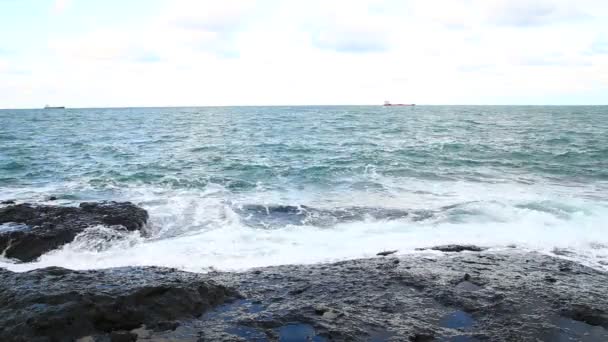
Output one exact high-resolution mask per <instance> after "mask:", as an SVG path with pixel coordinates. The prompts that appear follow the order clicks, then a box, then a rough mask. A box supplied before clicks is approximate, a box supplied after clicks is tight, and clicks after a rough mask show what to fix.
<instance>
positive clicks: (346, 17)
mask: <svg viewBox="0 0 608 342" xmlns="http://www.w3.org/2000/svg"><path fill="white" fill-rule="evenodd" d="M319 14H320V15H318V16H314V17H312V18H311V19H310V20H311V21H312V24H310V25H308V26H307V27H306V29H308V30H310V32H311V41H312V44H313V45H314V46H315V47H317V48H320V49H324V50H333V51H337V52H344V53H370V52H384V51H387V50H388V49H389V48H390V39H391V32H392V31H393V30H392V29H393V28H394V25H393V18H391V17H390V16H389V15H386V14H385V13H383V11H382V10H381V8H376V10H375V11H372V10H371V9H370V5H361V2H359V6H357V3H345V4H344V5H343V6H336V7H335V8H333V9H330V10H329V11H327V12H326V13H319Z"/></svg>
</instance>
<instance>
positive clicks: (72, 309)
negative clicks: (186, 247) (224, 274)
mask: <svg viewBox="0 0 608 342" xmlns="http://www.w3.org/2000/svg"><path fill="white" fill-rule="evenodd" d="M236 297H238V295H237V294H236V293H235V292H233V291H230V290H228V289H226V288H225V287H223V286H220V285H217V284H215V283H213V282H210V281H208V280H206V279H203V277H202V276H200V275H197V274H194V273H187V272H180V271H177V270H174V269H165V268H155V267H148V268H134V267H131V268H117V269H109V270H98V271H70V270H67V269H63V268H58V267H51V268H45V269H40V270H35V271H30V272H26V273H13V272H10V271H6V270H1V269H0V326H1V327H2V329H1V331H0V340H2V341H74V340H75V339H77V338H81V337H85V336H96V335H100V336H104V335H106V336H109V337H111V340H113V341H114V340H121V341H122V340H125V341H128V340H129V339H128V338H129V336H136V335H134V334H133V333H130V332H129V330H132V329H136V328H139V327H141V326H142V325H145V326H146V327H148V328H150V329H161V330H162V329H167V328H171V327H172V328H174V327H175V326H176V324H175V323H173V322H174V321H175V320H178V319H179V320H190V319H195V318H197V317H199V316H200V315H201V314H202V313H204V312H206V311H207V310H209V309H210V308H213V307H215V306H217V305H219V304H222V303H224V302H225V301H227V300H230V299H232V298H236ZM121 338H122V339H121Z"/></svg>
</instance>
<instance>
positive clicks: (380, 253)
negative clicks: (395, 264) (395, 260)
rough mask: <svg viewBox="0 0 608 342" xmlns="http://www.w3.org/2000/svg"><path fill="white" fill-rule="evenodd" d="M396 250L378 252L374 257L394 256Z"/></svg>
mask: <svg viewBox="0 0 608 342" xmlns="http://www.w3.org/2000/svg"><path fill="white" fill-rule="evenodd" d="M397 252H398V251H397V250H393V251H382V252H378V253H377V254H376V255H379V256H387V255H391V254H395V253H397Z"/></svg>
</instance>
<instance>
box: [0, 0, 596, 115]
mask: <svg viewBox="0 0 608 342" xmlns="http://www.w3.org/2000/svg"><path fill="white" fill-rule="evenodd" d="M581 1H582V2H580V6H577V7H576V11H574V12H576V13H584V14H585V15H587V14H588V13H593V16H591V17H584V18H583V17H580V18H579V17H577V18H575V17H576V16H571V15H570V14H571V13H574V12H572V11H571V5H572V4H573V2H572V1H559V0H556V1H553V2H551V5H552V6H550V7H546V10H543V8H545V7H543V6H544V5H543V4H544V3H545V2H544V1H538V2H536V3H535V4H537V5H535V6H536V7H534V6H531V5H530V6H528V5H526V4H527V2H523V1H519V0H517V1H514V2H513V1H508V2H505V1H502V0H501V1H499V0H494V1H481V0H462V1H439V0H428V1H410V2H401V1H396V0H386V1H365V0H355V1H321V0H310V1H307V2H300V1H274V0H267V1H244V0H243V1H239V0H234V1H222V2H218V1H207V0H205V1H193V0H186V1H167V2H165V3H163V5H162V6H160V7H158V8H156V9H155V10H154V11H146V13H148V14H147V15H146V16H138V14H137V13H132V15H129V16H128V17H129V20H128V21H117V22H113V23H112V24H111V25H110V24H108V25H105V26H103V27H96V28H95V29H93V30H83V31H82V32H81V31H78V30H75V31H73V32H69V33H65V32H63V33H61V34H54V35H49V38H48V40H47V41H46V44H42V45H45V46H48V51H43V52H41V53H40V54H39V55H34V54H30V53H28V54H27V55H19V54H17V55H16V56H15V57H11V58H10V59H7V58H6V57H4V62H2V61H0V74H1V73H4V74H2V75H0V88H2V89H9V88H10V89H11V91H10V95H8V94H9V92H0V107H2V106H39V105H42V104H44V103H47V102H61V103H62V104H66V105H68V106H130V105H133V106H137V105H229V104H340V103H370V104H373V103H380V102H381V101H383V100H385V99H389V100H393V101H395V102H397V101H399V102H418V103H487V102H491V101H499V100H501V99H504V100H503V101H504V102H509V101H511V102H513V101H515V102H516V101H520V100H518V99H521V98H539V99H541V98H542V99H546V98H551V97H552V96H553V98H556V99H563V98H567V97H568V94H570V96H571V97H572V99H573V100H572V101H576V100H575V99H576V96H578V95H577V94H581V93H585V92H593V91H597V89H601V87H605V86H608V76H607V75H606V71H607V70H608V68H607V66H608V60H607V58H608V55H606V54H600V53H595V54H592V53H590V51H591V50H592V47H594V46H595V47H596V48H595V51H601V47H602V45H601V44H600V43H597V42H598V41H599V40H598V38H597V37H598V36H597V34H598V32H600V31H602V30H606V29H607V28H608V27H607V24H606V23H602V22H601V21H598V20H596V19H593V18H594V17H602V14H608V8H605V6H604V5H602V3H601V2H598V1H595V2H594V1H591V0H581ZM539 4H540V5H539ZM541 5H542V6H541ZM505 6H506V7H505ZM522 6H523V7H522ZM530 9H531V10H530ZM150 13H151V14H150ZM64 15H65V16H66V17H69V15H72V13H71V12H69V13H68V12H66V13H65V14H64ZM523 17H525V18H527V19H525V20H524V19H521V18H523ZM509 18H511V19H509ZM512 18H520V19H521V20H522V21H517V20H516V21H512ZM518 20H519V19H518ZM49 52H50V53H49ZM9 63H10V65H11V68H18V70H27V71H30V73H29V74H28V75H13V76H10V77H8V76H6V77H5V75H6V70H7V65H9ZM2 65H4V66H2ZM2 70H4V71H2ZM59 79H60V80H61V82H56V81H55V80H59ZM9 82H10V84H9ZM20 90H23V91H20ZM50 96H52V97H53V101H51V100H49V99H48V97H50ZM54 99H57V100H54ZM598 101H599V100H598Z"/></svg>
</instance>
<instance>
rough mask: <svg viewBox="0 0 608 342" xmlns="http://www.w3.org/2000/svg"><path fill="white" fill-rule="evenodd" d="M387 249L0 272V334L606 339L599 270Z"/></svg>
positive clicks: (510, 254) (532, 258)
mask: <svg viewBox="0 0 608 342" xmlns="http://www.w3.org/2000/svg"><path fill="white" fill-rule="evenodd" d="M395 259H396V260H400V262H399V263H398V264H393V263H392V262H391V261H392V259H391V260H386V259H384V258H371V259H361V260H350V261H342V262H337V263H332V264H318V265H285V266H274V267H266V268H261V269H256V270H250V271H245V272H239V273H228V272H213V273H210V274H205V275H201V274H192V273H185V272H178V271H175V270H168V269H162V268H120V269H114V270H101V271H87V272H74V271H67V270H63V269H57V268H50V269H44V270H39V271H33V272H28V273H23V274H15V273H11V272H8V271H2V272H0V275H1V277H0V285H1V286H2V287H0V326H3V327H4V326H6V327H8V330H7V332H6V333H4V332H2V333H0V340H2V341H4V340H7V341H11V339H10V338H11V337H15V336H25V337H27V338H29V337H39V336H49V332H54V333H55V335H51V336H55V337H57V336H60V335H61V333H65V332H66V331H69V332H68V333H66V334H67V335H66V336H67V337H65V338H64V337H62V338H63V339H64V340H68V339H69V338H72V337H77V336H83V337H85V336H95V338H96V340H97V341H109V339H110V335H111V333H112V332H124V331H129V330H130V332H131V333H134V334H136V335H137V336H138V338H139V339H140V340H157V341H165V340H169V341H192V340H199V341H265V340H268V341H276V340H279V341H290V340H293V341H300V340H306V339H309V340H310V339H312V340H313V341H370V340H371V341H433V340H437V341H476V340H483V341H554V340H555V341H561V340H563V341H566V340H567V341H607V340H608V274H607V273H606V272H603V271H600V270H596V269H591V268H588V267H585V266H582V265H580V264H576V263H574V262H571V261H567V260H563V259H558V258H556V257H552V256H548V255H541V254H536V253H523V252H519V251H517V250H508V251H502V252H487V251H485V252H484V251H482V252H479V253H461V254H449V255H448V254H439V255H437V256H435V257H434V258H433V259H432V260H431V259H429V258H427V257H425V256H420V255H403V256H399V257H398V258H395ZM386 265H391V267H386ZM260 270H261V271H262V272H259V271H260ZM547 277H551V278H552V279H556V280H557V281H556V282H555V283H551V282H547V281H546V279H547ZM56 279H57V281H55V280H56ZM66 283H70V284H72V283H73V284H76V286H72V287H67V286H65V284H66ZM56 284H61V285H56ZM85 284H89V285H85ZM200 284H202V285H200ZM201 286H202V287H203V288H205V289H206V290H200V288H201ZM47 287H48V288H47ZM220 289H223V290H220ZM227 289H234V290H227ZM235 291H237V292H238V293H239V294H240V295H241V297H239V299H235V300H230V298H233V297H238V295H237V294H236V293H235ZM7 294H9V295H10V298H9V299H7V298H8V297H7ZM205 298H207V299H206V300H205ZM214 298H215V299H216V300H214ZM220 298H222V299H220ZM150 301H151V302H150ZM193 303H204V304H193ZM201 313H202V315H201ZM21 322H29V323H28V324H26V325H24V324H20V323H21ZM68 322H71V323H68ZM80 327H84V328H80ZM45 329H46V330H45ZM60 332H61V333H60ZM2 334H4V335H2ZM3 338H5V339H4V340H3ZM6 338H8V339H6ZM27 338H24V339H22V340H28V339H27ZM13 340H15V339H13ZM57 340H60V341H61V340H62V339H61V338H59V337H57Z"/></svg>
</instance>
